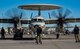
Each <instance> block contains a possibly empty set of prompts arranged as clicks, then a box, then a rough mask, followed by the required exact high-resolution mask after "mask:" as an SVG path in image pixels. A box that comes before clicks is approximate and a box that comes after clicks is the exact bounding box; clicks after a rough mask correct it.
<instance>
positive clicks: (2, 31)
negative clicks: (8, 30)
mask: <svg viewBox="0 0 80 49" xmlns="http://www.w3.org/2000/svg"><path fill="white" fill-rule="evenodd" d="M1 38H5V30H4V28H3V27H2V29H1Z"/></svg>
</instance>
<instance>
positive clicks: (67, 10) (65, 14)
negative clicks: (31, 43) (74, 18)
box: [63, 9, 71, 18]
mask: <svg viewBox="0 0 80 49" xmlns="http://www.w3.org/2000/svg"><path fill="white" fill-rule="evenodd" d="M69 14H71V11H70V10H69V9H66V11H65V13H64V16H63V18H66V17H67V16H68V15H69Z"/></svg>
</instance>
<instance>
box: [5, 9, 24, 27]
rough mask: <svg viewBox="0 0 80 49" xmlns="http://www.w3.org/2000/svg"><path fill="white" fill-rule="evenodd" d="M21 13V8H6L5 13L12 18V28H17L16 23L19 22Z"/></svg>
mask: <svg viewBox="0 0 80 49" xmlns="http://www.w3.org/2000/svg"><path fill="white" fill-rule="evenodd" d="M23 13H24V12H23V11H22V10H21V9H18V8H12V9H9V10H7V12H6V13H5V15H6V16H8V17H9V18H11V19H12V20H13V23H14V28H17V25H18V23H21V21H20V19H21V18H22V16H23Z"/></svg>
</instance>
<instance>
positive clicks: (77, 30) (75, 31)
mask: <svg viewBox="0 0 80 49" xmlns="http://www.w3.org/2000/svg"><path fill="white" fill-rule="evenodd" d="M74 36H75V40H76V42H79V28H78V27H77V26H76V25H75V27H74Z"/></svg>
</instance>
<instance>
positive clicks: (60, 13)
mask: <svg viewBox="0 0 80 49" xmlns="http://www.w3.org/2000/svg"><path fill="white" fill-rule="evenodd" d="M58 16H59V17H63V8H60V9H58Z"/></svg>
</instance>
